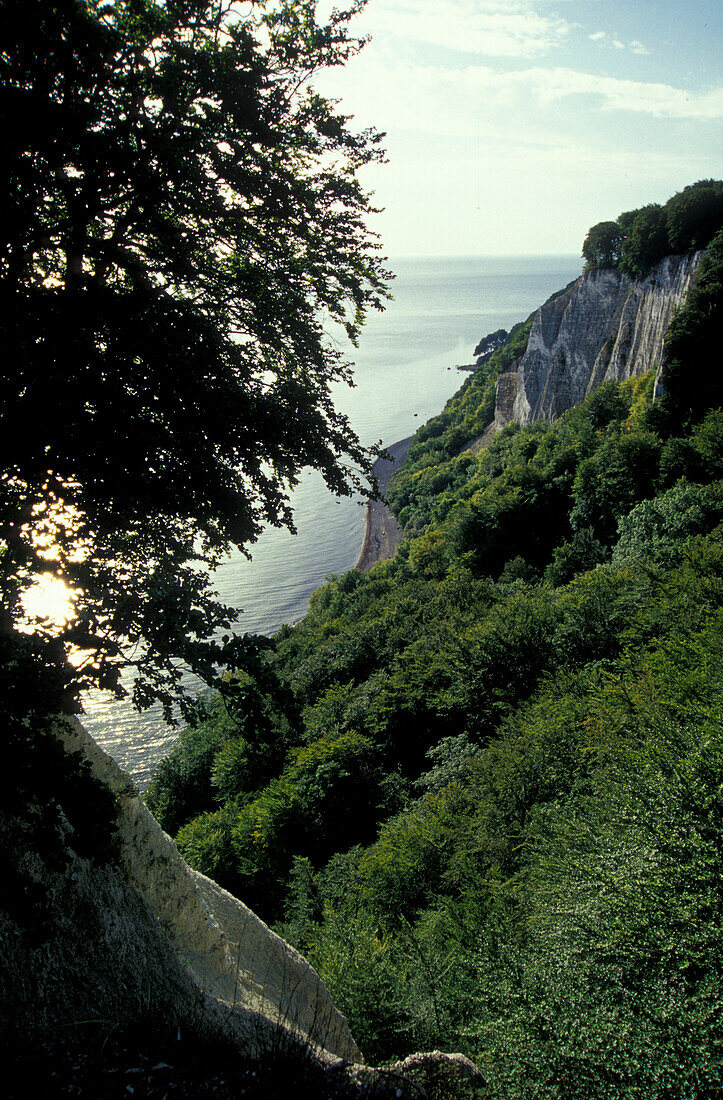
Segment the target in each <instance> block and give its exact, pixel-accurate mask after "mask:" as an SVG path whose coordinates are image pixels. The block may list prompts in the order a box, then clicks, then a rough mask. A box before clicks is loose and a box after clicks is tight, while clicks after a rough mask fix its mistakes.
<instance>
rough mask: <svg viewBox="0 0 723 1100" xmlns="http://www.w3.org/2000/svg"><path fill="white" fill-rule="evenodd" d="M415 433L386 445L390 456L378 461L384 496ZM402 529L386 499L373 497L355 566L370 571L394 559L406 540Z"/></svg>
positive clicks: (380, 488) (369, 505)
mask: <svg viewBox="0 0 723 1100" xmlns="http://www.w3.org/2000/svg"><path fill="white" fill-rule="evenodd" d="M413 438H414V437H413V436H411V435H410V436H408V437H407V439H401V440H400V441H399V442H398V443H392V445H391V446H390V447H387V448H386V451H387V454H388V455H389V458H378V459H377V461H376V462H375V463H374V474H375V476H376V479H377V481H378V483H379V491H380V493H381V494H382V497H383V496H384V494H385V493H386V491H387V489H388V488H389V482H390V481H391V480H392V474H393V473H394V471H395V470H396V469H398V467H399V466H401V464H402V462H404V459H405V458H406V457H407V451H408V450H409V447H410V444H411V442H412V439H413ZM403 534H404V532H403V531H402V529H401V527H400V526H399V523H398V522H397V518H396V516H395V515H394V514H393V513H392V511H391V510H390V509H389V508H388V507H387V505H386V504H385V503H384V500H383V499H382V500H370V501H368V502H367V506H366V516H365V527H364V541H363V543H362V548H361V553H360V554H359V560H358V561H357V563H356V566H355V568H356V569H360V570H361V572H362V573H366V572H367V571H368V570H369V569H371V567H372V566H373V565H376V564H377V562H379V561H387V560H388V559H389V558H393V557H394V554H395V553H396V549H397V547H398V546H399V543H400V542H401V540H402V536H403Z"/></svg>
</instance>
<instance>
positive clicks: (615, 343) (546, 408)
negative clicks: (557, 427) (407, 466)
mask: <svg viewBox="0 0 723 1100" xmlns="http://www.w3.org/2000/svg"><path fill="white" fill-rule="evenodd" d="M702 255H703V253H702V252H698V253H695V254H694V255H688V256H667V257H666V258H665V259H664V260H662V261H661V263H660V264H658V265H657V267H655V268H653V270H652V271H651V272H650V274H649V275H648V276H647V277H646V278H645V279H642V280H639V281H636V280H632V279H629V278H628V277H627V276H626V275H621V274H620V272H618V271H615V270H613V269H610V268H606V269H602V270H594V271H586V272H585V273H584V274H583V275H581V276H580V278H579V279H578V280H577V281H576V282H575V283H573V285H572V286H571V287H570V288H569V289H568V290H566V291H565V292H564V293H563V294H560V295H558V296H557V297H556V298H553V299H552V300H551V301H549V302H546V303H545V305H544V306H542V307H541V308H540V309H539V310H538V312H537V315H536V316H535V319H534V321H533V324H532V331H531V333H530V338H529V341H528V344H527V349H526V351H525V353H524V355H523V356H522V357H521V358H520V359H519V360H518V361H517V363H516V364H515V368H514V370H512V371H507V372H506V373H504V374H501V375H500V376H499V378H498V380H497V399H496V410H495V428H496V429H497V430H498V431H499V430H500V429H501V428H503V427H504V426H505V424H509V423H510V422H511V421H516V422H517V423H518V424H519V425H524V424H531V423H533V422H534V421H536V420H547V421H552V420H555V419H556V418H557V417H558V416H560V415H561V414H562V413H563V412H565V411H566V410H567V409H569V408H571V407H572V406H573V405H577V404H579V402H581V401H583V400H584V398H585V397H586V396H587V395H588V394H589V393H591V392H592V391H593V390H594V389H597V387H598V386H599V385H601V383H603V382H606V381H608V380H610V379H617V380H622V379H625V378H632V377H635V376H638V375H641V374H645V372H646V371H648V370H651V369H653V368H654V369H656V370H657V371H658V375H659V372H660V369H661V365H662V359H663V337H664V335H665V332H666V329H667V328H668V325H669V324H670V321H671V319H672V317H673V313H674V312H675V310H676V309H677V308H678V307H679V306H680V305H681V304H682V303H683V302H684V300H685V297H686V295H687V293H688V291H689V289H690V287H691V284H692V282H693V279H694V277H695V273H696V271H697V269H698V265H699V263H700V260H701V258H702Z"/></svg>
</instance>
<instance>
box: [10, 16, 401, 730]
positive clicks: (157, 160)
mask: <svg viewBox="0 0 723 1100" xmlns="http://www.w3.org/2000/svg"><path fill="white" fill-rule="evenodd" d="M354 10H356V9H355V7H352V9H351V11H350V12H345V13H341V12H338V11H336V10H335V11H334V12H333V13H332V15H331V16H330V20H329V23H328V24H327V25H321V24H318V23H317V21H316V18H315V14H314V6H313V4H310V3H304V4H301V5H281V6H278V5H268V6H265V5H264V4H254V5H253V6H252V7H251V8H248V9H243V10H242V9H241V8H240V7H239V6H237V5H218V4H215V3H209V2H208V0H183V2H181V0H168V2H162V0H137V2H136V0H133V2H131V0H108V2H102V3H101V2H100V0H52V2H48V0H5V2H4V3H3V4H2V7H1V8H0V38H1V39H2V43H3V47H2V55H1V57H0V66H1V69H0V71H1V73H2V81H1V86H2V93H1V95H2V114H3V117H4V118H5V119H6V121H7V127H6V131H5V145H4V157H3V167H2V186H1V187H0V192H1V193H2V196H3V199H2V202H3V209H2V216H1V217H0V223H1V225H2V232H1V233H0V237H1V240H0V314H1V315H2V344H3V349H4V356H3V363H4V366H3V369H2V371H1V372H0V440H1V441H2V442H1V443H0V448H2V470H3V473H2V479H1V480H0V546H1V547H2V550H3V554H4V559H3V567H4V568H3V581H2V584H3V593H2V594H3V607H4V612H3V614H4V616H5V618H4V621H3V631H4V632H11V633H12V632H13V631H14V630H16V629H17V626H18V623H19V622H20V621H21V620H22V618H23V614H24V612H23V604H22V597H23V594H24V592H26V591H27V590H28V589H29V588H31V587H32V586H33V584H34V583H35V581H36V580H37V578H38V576H39V575H46V576H52V577H55V578H59V579H62V580H63V581H65V582H67V584H68V585H69V586H70V587H71V588H72V589H73V592H74V598H75V613H74V616H73V617H72V621H70V622H69V623H66V624H65V625H57V624H53V623H49V622H48V621H47V620H43V619H42V618H40V619H38V620H35V621H34V622H33V623H32V628H33V632H34V636H35V638H36V640H37V644H38V655H39V656H40V657H41V658H42V660H43V661H44V662H45V664H46V665H49V666H52V665H54V664H58V663H60V664H61V666H63V648H62V646H61V647H60V648H59V647H58V646H57V645H56V640H57V639H58V638H60V639H61V641H62V642H63V643H64V644H65V645H67V646H72V647H73V648H74V649H76V650H78V651H79V657H78V659H77V660H76V661H75V662H74V664H73V666H63V668H64V675H65V679H66V684H65V685H64V688H63V691H62V692H60V693H59V695H58V696H57V697H56V700H55V706H56V708H58V707H60V708H62V707H66V708H67V707H68V706H70V705H72V701H73V699H74V698H75V697H77V694H78V692H79V690H80V689H81V688H84V687H86V686H88V685H90V684H100V686H102V687H106V688H110V689H113V690H115V691H116V693H123V692H124V691H125V688H124V686H123V685H122V684H121V681H120V679H119V675H120V671H121V669H122V668H124V667H127V666H132V667H134V668H135V669H136V671H137V673H138V676H137V679H136V684H135V688H134V702H135V703H136V704H137V705H138V706H139V707H143V706H146V705H148V704H149V703H150V702H151V701H152V699H153V698H154V697H159V698H160V699H161V700H162V701H163V702H164V705H165V707H166V710H167V712H168V713H170V708H171V704H172V702H173V701H174V700H175V699H178V697H179V696H182V694H183V693H182V688H181V673H180V670H179V665H178V662H179V660H181V659H182V660H183V661H184V662H185V663H186V665H188V666H189V667H190V668H192V669H193V670H194V671H196V672H197V673H198V674H199V675H201V676H202V677H205V678H206V679H212V678H213V675H214V668H215V665H216V663H217V662H218V661H220V660H221V659H222V658H223V656H224V654H223V652H222V648H223V647H222V646H221V644H220V643H219V642H218V641H217V640H216V637H217V634H218V632H219V631H220V630H223V629H226V630H228V629H229V627H230V625H231V622H232V619H233V613H232V612H231V611H230V610H229V609H227V608H224V607H222V606H221V605H220V604H219V603H218V602H217V601H216V600H215V598H214V594H213V593H212V592H211V590H210V587H209V582H208V573H207V568H206V567H207V566H208V565H209V564H211V565H212V564H213V563H214V562H216V561H217V560H218V556H219V554H220V553H221V552H223V551H225V550H226V549H228V547H230V546H232V545H235V546H238V547H241V548H243V547H245V546H247V545H248V544H249V543H251V542H253V541H254V540H255V538H256V537H257V535H258V533H259V530H260V529H261V527H262V526H263V525H264V524H269V523H271V524H277V525H278V524H290V523H291V515H290V511H289V506H288V501H287V490H288V487H289V486H290V485H291V484H293V482H294V480H295V478H296V475H297V473H298V471H299V470H300V469H301V468H302V467H304V466H306V465H312V466H314V467H316V468H317V469H320V470H321V471H322V473H323V475H324V477H325V479H326V481H327V483H328V484H329V486H330V487H331V488H332V489H333V490H334V491H335V492H340V493H348V492H350V491H351V490H352V489H353V488H356V487H357V486H359V485H361V484H362V481H363V476H362V475H364V474H365V473H368V471H369V468H370V459H369V456H368V455H367V454H366V452H365V451H364V449H363V448H362V447H361V446H360V444H359V442H358V440H357V439H356V437H355V435H354V433H353V432H352V430H351V428H350V426H349V424H348V422H347V421H346V419H345V418H344V417H343V416H341V415H340V414H338V413H337V412H336V411H335V410H334V408H333V406H332V404H331V400H330V386H331V384H332V383H333V382H335V381H336V380H339V379H348V366H347V365H346V364H345V362H344V359H343V357H342V354H341V352H338V351H336V350H335V349H334V348H333V347H332V346H331V345H330V343H329V342H328V341H327V340H326V339H325V337H324V335H323V331H322V327H321V317H322V315H327V316H330V317H332V318H334V319H336V320H337V321H338V322H340V323H341V324H343V325H344V326H345V327H346V330H347V332H348V335H349V337H350V338H351V339H352V340H355V339H356V336H357V334H358V332H359V328H360V325H361V323H362V321H363V318H364V314H365V312H366V311H367V310H368V309H369V308H374V307H377V306H379V305H380V302H381V299H382V296H383V293H384V290H383V278H384V272H383V270H382V268H381V266H380V263H379V260H378V259H377V258H376V257H375V255H374V248H375V244H374V242H373V239H372V238H371V237H370V235H369V233H368V231H367V230H366V229H365V227H364V222H363V218H364V215H365V213H367V212H368V210H369V209H370V207H369V203H368V200H367V197H366V195H365V194H364V192H363V190H362V189H361V187H360V185H359V183H358V180H357V172H358V170H359V169H360V168H361V167H362V166H363V165H365V164H367V163H369V162H370V161H373V160H377V159H379V157H380V155H381V154H380V151H379V137H378V135H377V134H376V133H374V132H363V133H359V134H356V133H354V132H352V131H351V130H350V129H349V127H348V125H347V121H348V120H347V119H346V118H345V117H343V116H341V115H339V114H338V113H337V112H336V111H335V108H334V105H333V104H332V103H330V102H328V101H326V100H324V99H323V98H322V97H321V96H320V95H318V94H317V93H316V92H315V91H314V90H313V88H312V87H311V86H310V84H309V79H308V78H309V77H310V75H311V74H312V73H313V72H315V71H317V70H318V69H319V68H320V67H323V66H329V65H339V64H342V63H344V62H345V61H346V60H347V59H348V58H349V57H351V56H352V55H353V54H354V53H356V51H357V50H358V48H359V46H360V43H359V42H358V41H357V40H355V39H353V38H350V37H349V34H348V30H347V23H348V19H349V16H350V15H351V14H353V12H354ZM355 470H356V472H354V471H355ZM243 649H244V647H243V644H241V643H240V644H239V646H237V652H236V654H235V656H234V652H233V650H232V649H231V650H230V651H229V652H228V653H227V656H228V657H229V659H230V660H231V661H233V660H234V659H235V660H236V661H238V660H239V659H241V658H242V656H243ZM51 680H52V677H50V676H49V677H48V690H50V682H51Z"/></svg>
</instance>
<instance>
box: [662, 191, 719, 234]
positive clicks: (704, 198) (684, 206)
mask: <svg viewBox="0 0 723 1100" xmlns="http://www.w3.org/2000/svg"><path fill="white" fill-rule="evenodd" d="M665 214H666V222H667V227H668V240H669V242H670V248H671V250H672V251H673V252H688V251H690V250H691V249H696V248H705V247H706V246H707V245H708V243H709V241H710V240H711V239H712V237H713V236H714V235H715V233H717V231H718V230H719V229H720V227H721V222H723V181H721V180H698V182H697V183H692V184H691V185H690V186H689V187H684V188H683V190H682V191H678V192H677V194H675V195H673V197H672V198H671V199H668V201H667V202H666V204H665Z"/></svg>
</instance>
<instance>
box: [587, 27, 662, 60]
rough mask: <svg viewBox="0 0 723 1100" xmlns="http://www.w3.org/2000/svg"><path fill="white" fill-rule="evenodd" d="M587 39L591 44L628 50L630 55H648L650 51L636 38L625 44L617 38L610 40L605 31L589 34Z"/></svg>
mask: <svg viewBox="0 0 723 1100" xmlns="http://www.w3.org/2000/svg"><path fill="white" fill-rule="evenodd" d="M588 38H589V39H590V41H591V42H599V43H600V45H601V46H612V47H613V48H614V49H616V50H630V52H631V53H637V54H645V55H648V54H649V53H650V50H649V49H648V48H647V46H645V45H644V44H643V43H642V42H640V41H639V40H638V39H637V38H634V39H633V40H632V41H631V42H628V43H625V42H623V41H621V39H619V38H610V37H609V36H608V33H607V31H595V32H594V33H593V34H589V35H588Z"/></svg>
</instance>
